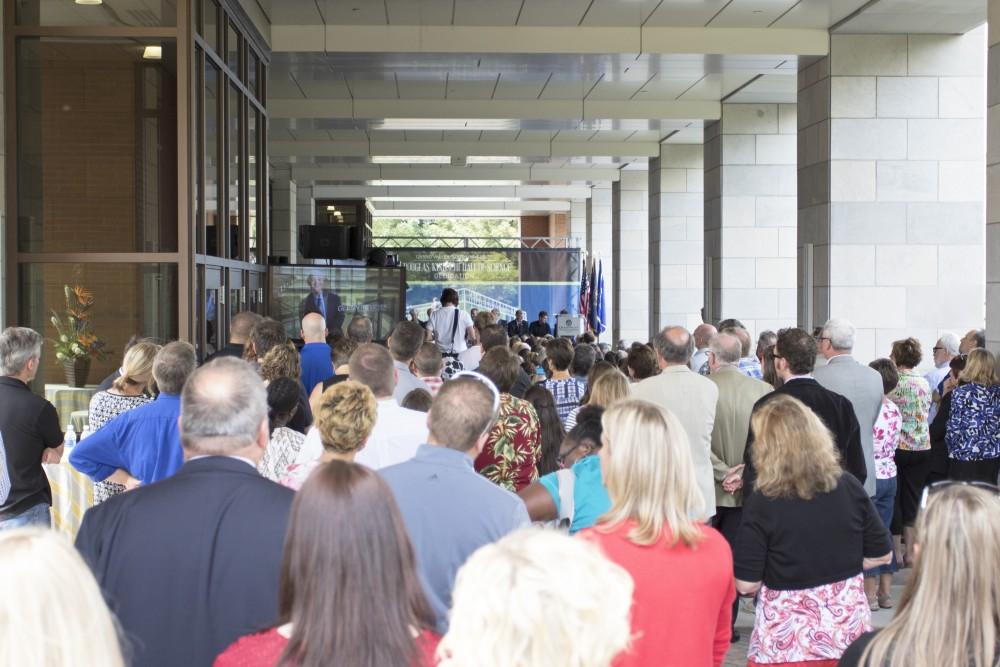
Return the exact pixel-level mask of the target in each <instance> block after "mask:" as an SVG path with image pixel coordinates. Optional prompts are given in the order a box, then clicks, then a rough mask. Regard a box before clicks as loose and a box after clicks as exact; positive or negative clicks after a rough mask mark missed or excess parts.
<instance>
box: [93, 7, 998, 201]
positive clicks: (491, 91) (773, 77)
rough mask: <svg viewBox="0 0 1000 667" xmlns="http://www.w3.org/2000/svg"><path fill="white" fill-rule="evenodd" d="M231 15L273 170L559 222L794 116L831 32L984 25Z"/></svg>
mask: <svg viewBox="0 0 1000 667" xmlns="http://www.w3.org/2000/svg"><path fill="white" fill-rule="evenodd" d="M106 1H112V0H106ZM117 1H125V0H117ZM133 1H135V0H133ZM241 1H242V2H244V4H246V3H255V5H256V6H255V9H256V10H258V11H262V12H263V13H264V14H265V15H266V16H267V18H268V19H269V21H270V23H271V33H272V35H273V40H272V46H273V47H274V53H273V55H272V62H271V69H270V72H269V88H268V94H269V103H268V107H269V116H270V125H269V129H270V135H269V139H270V142H271V145H270V156H271V161H272V163H273V164H274V165H275V166H277V167H284V168H287V169H290V170H291V172H292V174H293V176H294V177H295V178H296V180H299V181H312V182H315V183H317V184H326V185H318V187H327V188H330V187H335V188H344V187H362V186H363V185H364V184H366V183H367V184H368V185H367V186H365V187H368V188H372V187H373V185H372V184H374V183H379V184H381V183H383V182H393V183H397V182H405V183H413V184H414V185H419V184H420V183H427V184H429V185H428V187H431V189H432V190H435V189H437V190H439V191H440V192H441V193H445V192H446V191H447V195H445V194H441V195H440V198H438V196H437V195H436V194H435V193H434V192H433V191H432V192H422V194H421V196H420V198H419V199H406V198H405V197H404V196H402V195H401V196H400V197H399V198H390V200H385V199H383V200H381V201H380V202H379V203H378V204H377V207H378V208H380V209H382V210H389V209H405V210H417V204H418V203H419V202H426V205H424V204H421V205H420V208H421V209H422V210H430V209H432V208H433V207H434V206H444V204H443V202H452V203H456V205H462V206H466V207H467V208H468V209H469V210H470V211H473V209H479V210H482V209H483V208H484V207H488V208H507V209H517V208H518V207H519V206H522V203H523V202H526V201H527V199H528V198H527V197H526V196H525V195H523V194H521V193H518V192H516V191H515V194H514V195H512V196H511V198H509V201H508V198H506V197H505V198H504V199H505V202H504V203H503V206H496V205H495V204H496V202H491V203H490V204H489V205H487V204H485V203H483V201H481V200H477V202H476V203H475V204H473V203H467V204H462V203H461V202H462V201H463V200H469V201H472V198H471V196H470V197H463V196H462V195H461V193H462V192H471V191H472V189H474V188H479V189H480V190H481V189H482V188H484V187H485V188H488V189H496V188H499V187H500V186H499V185H498V184H499V183H512V184H513V183H522V184H526V183H531V184H538V185H546V184H559V187H563V189H562V190H557V191H555V192H554V193H550V194H548V195H547V196H537V197H534V198H533V201H534V205H535V206H536V207H537V206H542V207H549V208H548V210H560V211H562V210H565V208H566V206H565V202H566V201H568V199H569V195H567V194H566V190H565V187H564V186H571V185H572V184H576V187H578V188H584V190H585V189H586V184H587V183H593V182H598V181H601V180H607V179H614V178H617V171H618V170H619V169H623V168H629V169H631V168H643V167H645V165H646V163H647V161H648V159H649V158H650V157H653V156H655V155H657V154H658V150H659V145H660V144H661V143H701V142H702V139H703V136H702V135H703V128H704V124H705V122H706V121H710V120H713V119H716V118H718V117H719V114H720V112H721V102H722V101H723V100H725V101H727V102H739V103H772V104H773V103H793V102H794V101H795V99H796V90H797V72H798V69H799V66H800V63H802V62H808V61H809V60H810V59H811V58H813V57H815V56H816V55H822V54H823V53H825V51H824V49H825V48H826V47H825V46H824V45H825V44H826V34H827V31H828V30H833V31H836V32H838V33H853V32H877V33H898V32H954V33H961V32H966V31H967V30H969V29H971V28H973V27H975V26H976V25H978V24H981V23H982V22H983V21H984V20H985V3H984V1H983V0H241ZM697 50H702V51H706V52H704V53H697V52H694V53H692V52H691V51H697ZM372 156H397V157H396V158H394V159H399V157H400V156H414V157H419V156H449V157H451V158H452V161H451V164H448V165H431V164H412V165H406V164H373V163H372V159H371V157H372ZM468 156H512V157H516V158H518V163H517V164H505V165H494V164H468V165H467V164H465V159H466V157H468ZM477 183H483V184H488V185H475V184H477ZM334 184H336V185H334ZM365 192H367V191H365ZM477 192H478V190H477ZM573 192H574V193H576V194H579V192H578V191H577V190H574V191H573ZM536 194H537V193H536ZM366 196H368V195H366ZM476 196H477V197H478V196H479V195H476ZM519 202H521V203H519ZM523 205H524V206H527V204H523ZM525 210H527V209H525ZM532 210H535V209H532Z"/></svg>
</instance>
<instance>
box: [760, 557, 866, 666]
mask: <svg viewBox="0 0 1000 667" xmlns="http://www.w3.org/2000/svg"><path fill="white" fill-rule="evenodd" d="M871 625H872V614H871V610H870V609H869V607H868V598H867V597H865V586H864V576H863V575H862V574H861V573H858V574H857V575H856V576H854V577H851V578H850V579H845V580H844V581H838V582H835V583H832V584H826V585H824V586H817V587H816V588H807V589H804V590H797V591H777V590H772V589H770V588H768V587H767V586H761V589H760V594H759V595H758V597H757V612H756V618H755V619H754V625H753V634H752V635H751V637H750V650H749V651H748V652H747V657H748V658H749V660H750V661H751V662H752V663H758V664H762V665H778V664H781V663H789V662H792V663H795V662H811V661H828V660H839V659H840V657H841V656H842V655H843V654H844V651H845V650H847V647H848V646H850V645H851V643H852V642H853V641H854V640H855V639H857V638H858V637H859V636H861V635H862V634H863V633H865V632H868V631H869V630H871Z"/></svg>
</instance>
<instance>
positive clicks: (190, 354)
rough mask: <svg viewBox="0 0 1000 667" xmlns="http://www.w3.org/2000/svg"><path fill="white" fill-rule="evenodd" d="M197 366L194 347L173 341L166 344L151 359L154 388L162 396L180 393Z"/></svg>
mask: <svg viewBox="0 0 1000 667" xmlns="http://www.w3.org/2000/svg"><path fill="white" fill-rule="evenodd" d="M197 366H198V360H197V359H196V358H195V353H194V345H192V344H191V343H185V342H184V341H180V340H175V341H173V342H172V343H167V344H166V345H164V346H163V347H162V348H160V351H159V352H157V353H156V357H154V358H153V379H154V380H156V388H157V389H159V390H160V392H161V393H163V394H173V395H174V396H176V395H177V394H180V393H181V389H183V388H184V383H185V382H187V379H188V378H189V377H191V374H192V373H194V369H195V368H196V367H197Z"/></svg>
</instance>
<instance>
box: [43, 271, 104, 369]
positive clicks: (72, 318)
mask: <svg viewBox="0 0 1000 667" xmlns="http://www.w3.org/2000/svg"><path fill="white" fill-rule="evenodd" d="M63 293H64V294H65V295H66V309H65V310H64V311H63V312H62V313H58V312H56V311H55V310H53V311H52V319H51V321H52V326H54V327H55V329H56V334H57V338H56V339H55V340H54V341H53V347H54V348H55V351H56V359H58V360H59V361H60V362H61V363H62V365H63V370H64V371H65V372H66V384H68V385H70V386H71V387H82V386H84V385H85V384H87V376H88V375H89V374H90V361H91V359H93V358H94V357H97V358H98V359H104V358H105V357H107V351H106V350H105V349H104V347H105V343H104V341H103V340H101V339H100V338H98V337H97V335H96V334H95V333H94V332H93V331H92V330H91V321H90V309H91V307H92V306H93V305H94V294H93V292H91V291H90V290H87V289H85V288H83V287H81V286H80V285H76V286H74V287H70V286H69V285H63Z"/></svg>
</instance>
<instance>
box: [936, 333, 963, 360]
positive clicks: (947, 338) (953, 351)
mask: <svg viewBox="0 0 1000 667" xmlns="http://www.w3.org/2000/svg"><path fill="white" fill-rule="evenodd" d="M938 342H939V343H940V344H941V347H943V348H944V351H945V352H947V353H948V355H949V356H952V357H957V356H958V348H959V346H960V345H961V341H959V340H958V336H956V335H955V334H953V333H952V332H950V331H946V332H944V333H943V334H941V338H940V339H938Z"/></svg>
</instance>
